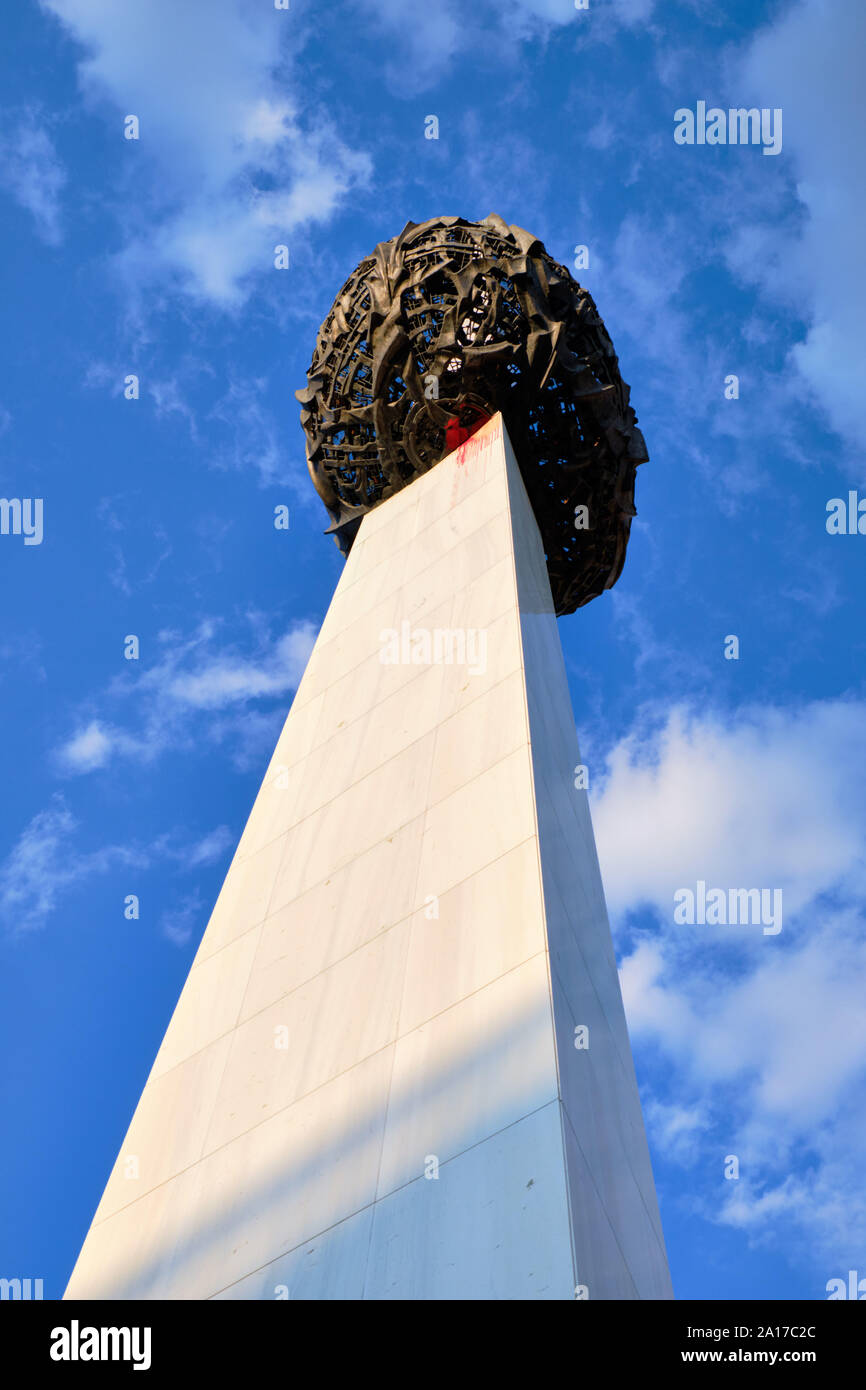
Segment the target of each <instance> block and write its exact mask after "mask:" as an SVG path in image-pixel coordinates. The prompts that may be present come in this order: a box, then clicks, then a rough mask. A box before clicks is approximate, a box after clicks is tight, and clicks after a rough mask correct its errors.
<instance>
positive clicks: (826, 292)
mask: <svg viewBox="0 0 866 1390" xmlns="http://www.w3.org/2000/svg"><path fill="white" fill-rule="evenodd" d="M864 47H866V10H864V7H863V5H862V3H861V0H837V3H836V4H834V6H833V10H832V16H830V14H829V13H828V10H827V6H826V4H825V3H824V0H800V2H799V3H797V4H794V5H791V6H789V7H787V8H786V9H784V10H783V11H782V12H781V14H780V17H779V18H778V19H777V20H775V22H774V23H772V24H770V25H768V26H767V27H766V28H764V29H762V30H761V31H760V32H759V33H758V35H757V36H756V37H755V38H754V39H753V40H752V42H751V43H750V44H749V46H748V49H747V51H746V53H745V54H744V55H743V57H742V61H741V64H740V65H739V71H738V72H736V71H735V73H734V75H733V76H732V78H731V80H732V81H737V80H739V81H740V82H741V84H742V89H743V90H744V98H745V95H746V94H748V95H749V96H750V99H751V100H752V101H754V103H755V104H758V105H760V106H773V107H776V106H778V107H781V108H782V110H783V112H784V146H783V154H782V156H781V158H783V159H786V160H789V161H791V163H792V164H793V167H794V170H795V175H796V195H797V197H798V198H799V200H800V203H801V204H802V205H803V207H804V208H805V209H806V212H807V216H806V218H805V220H804V222H803V224H802V228H801V230H800V231H799V233H798V234H794V235H788V233H787V232H784V233H783V232H782V231H781V230H780V228H779V226H778V223H773V224H769V223H768V224H766V225H765V226H762V227H760V228H759V229H757V230H756V231H755V233H754V235H753V244H752V246H751V253H750V254H749V250H750V248H749V247H748V246H746V245H745V244H744V243H743V242H742V241H737V242H735V243H734V244H733V246H732V251H731V259H732V264H733V265H734V267H735V268H736V269H737V270H738V271H739V272H740V273H741V274H743V276H744V277H745V278H751V279H755V280H757V281H758V283H760V284H762V285H763V286H764V288H765V289H766V290H767V291H768V292H769V293H771V294H773V295H775V296H777V297H780V298H782V299H784V300H785V301H786V302H788V303H789V304H794V305H796V306H797V307H798V308H799V309H800V310H801V312H802V311H803V310H805V312H806V314H807V315H808V317H809V320H810V323H809V329H808V332H807V335H806V338H805V341H804V342H802V343H800V344H798V345H797V346H796V347H795V348H794V349H793V351H792V354H791V359H792V362H793V364H794V365H795V367H796V369H797V370H798V372H799V374H800V376H801V379H802V380H803V381H804V382H805V383H806V384H807V386H808V387H809V389H810V391H811V392H812V393H813V394H814V396H816V397H817V398H818V399H819V400H820V402H821V404H822V405H823V407H824V410H825V411H826V414H827V417H828V419H829V422H830V424H831V425H832V427H833V428H834V429H835V430H836V431H838V432H839V434H841V435H842V436H844V437H845V438H847V439H848V440H849V441H851V442H855V443H856V444H857V446H858V447H859V444H860V440H861V434H862V423H861V419H862V408H863V381H864V378H866V341H864V335H863V322H864V319H866V278H864V275H863V266H862V260H863V252H862V241H863V237H862V228H863V226H864V223H866V108H864V103H863V52H864ZM735 66H736V65H735ZM756 249H757V254H756Z"/></svg>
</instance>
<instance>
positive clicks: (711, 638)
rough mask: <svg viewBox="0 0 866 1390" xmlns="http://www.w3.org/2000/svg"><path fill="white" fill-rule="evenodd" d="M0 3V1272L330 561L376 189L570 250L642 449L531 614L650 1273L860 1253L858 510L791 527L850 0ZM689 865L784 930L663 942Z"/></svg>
mask: <svg viewBox="0 0 866 1390" xmlns="http://www.w3.org/2000/svg"><path fill="white" fill-rule="evenodd" d="M467 11H468V12H469V17H467ZM2 27H3V30H4V35H3V36H4V40H5V41H4V43H3V45H2V58H0V62H2V65H3V81H2V92H3V97H2V107H0V137H2V138H0V277H2V299H3V303H4V306H5V319H6V332H5V333H4V335H3V342H2V345H0V352H2V357H3V360H2V370H0V495H2V496H5V497H7V498H12V497H17V498H28V497H29V498H42V499H43V504H44V536H43V540H42V543H41V544H39V545H25V544H24V538H23V536H20V535H19V536H16V535H11V534H10V535H0V569H2V594H3V600H2V625H0V701H2V718H3V728H4V733H5V736H4V739H3V756H2V774H3V786H4V792H5V794H4V796H3V799H2V807H0V928H2V936H0V952H2V973H0V999H2V1032H3V1038H2V1046H3V1056H4V1059H5V1066H4V1068H3V1075H2V1080H0V1096H2V1102H0V1103H2V1115H3V1129H4V1143H3V1162H2V1182H0V1203H2V1208H3V1209H2V1213H0V1266H2V1268H0V1273H2V1274H4V1275H6V1276H7V1277H13V1276H18V1277H42V1278H43V1279H44V1280H45V1292H46V1295H47V1296H59V1295H60V1293H61V1292H62V1290H63V1288H64V1286H65V1283H66V1279H67V1277H68V1274H69V1272H70V1270H71V1267H72V1264H73V1262H74V1259H75V1257H76V1255H77V1252H78V1248H79V1246H80V1243H81V1241H82V1239H83V1236H84V1233H85V1231H86V1229H87V1226H88V1224H89V1222H90V1219H91V1216H92V1213H93V1210H94V1209H95V1207H96V1204H97V1201H98V1199H99V1196H100V1194H101V1191H102V1187H103V1185H104V1182H105V1179H106V1178H107V1175H108V1172H109V1170H110V1167H111V1164H112V1163H113V1160H114V1158H115V1155H116V1152H117V1149H118V1147H119V1145H120V1142H121V1140H122V1137H123V1134H124V1132H125V1129H126V1125H127V1123H128V1121H129V1118H130V1116H131V1113H132V1110H133V1108H134V1105H135V1102H136V1100H137V1098H138V1095H139V1093H140V1090H141V1088H142V1086H143V1083H144V1080H145V1078H146V1075H147V1072H148V1071H149V1068H150V1065H151V1062H152V1060H153V1057H154V1055H155V1053H156V1050H157V1047H158V1045H159V1042H160V1040H161V1037H162V1034H163V1031H164V1028H165V1025H166V1023H167V1021H168V1018H169V1016H170V1013H171V1010H172V1008H173V1005H174V1003H175V1001H176V998H177V995H178V993H179V991H180V988H181V985H182V983H183V980H184V978H185V976H186V972H187V970H188V967H189V964H190V961H191V959H192V956H193V954H194V951H195V947H196V945H197V943H198V940H199V938H200V936H201V933H202V931H203V930H204V927H205V926H206V923H207V919H208V915H209V911H210V908H211V907H212V905H213V902H214V900H215V898H216V895H217V892H218V890H219V887H220V884H221V881H222V877H223V875H224V873H225V870H226V867H227V864H228V861H229V859H230V856H231V852H232V849H233V846H234V844H235V842H236V840H237V837H238V835H239V833H240V830H241V828H242V826H243V824H244V821H245V818H246V815H247V812H248V810H249V807H250V805H251V803H252V800H253V798H254V796H255V793H256V790H257V787H258V783H259V780H260V778H261V776H262V774H263V771H264V768H265V766H266V763H267V760H268V757H269V755H270V752H271V750H272V748H273V744H274V742H275V739H276V736H277V733H278V731H279V729H280V727H281V724H282V722H283V720H284V718H285V713H286V710H287V708H288V706H289V703H290V701H291V697H292V693H293V690H294V689H295V687H296V684H297V682H298V679H299V676H300V674H301V672H302V671H303V668H304V663H305V660H306V657H307V655H308V653H309V651H310V648H311V645H312V642H313V640H314V638H315V633H316V631H317V628H318V625H319V624H320V623H321V621H322V618H323V616H324V613H325V611H326V609H327V605H328V601H329V598H330V595H331V593H332V591H333V588H334V585H335V583H336V580H337V578H338V575H339V572H340V567H341V563H342V561H341V559H340V557H339V554H338V552H337V550H336V547H334V546H333V545H332V544H331V542H330V541H328V540H326V539H325V538H323V536H322V534H321V533H322V531H323V529H324V527H325V525H326V524H327V519H326V517H325V514H324V512H323V510H322V508H321V506H320V504H319V502H318V499H317V498H316V496H315V493H314V492H313V489H312V487H311V485H310V483H309V480H308V477H307V473H306V467H305V463H304V450H303V438H302V433H301V429H300V426H299V423H298V407H297V404H296V402H295V400H294V395H293V393H294V391H295V389H297V388H298V387H300V386H303V385H304V384H305V373H306V368H307V366H308V363H309V359H310V355H311V351H312V345H313V341H314V337H315V333H316V329H317V327H318V325H319V323H320V322H321V320H322V318H323V317H324V315H325V313H326V312H327V310H328V308H329V307H330V304H331V302H332V299H333V297H334V294H335V292H336V291H337V290H338V289H339V287H340V285H341V284H342V282H343V280H344V279H345V277H346V275H347V273H348V272H349V270H350V269H351V268H352V267H353V266H354V265H355V264H356V262H357V261H358V260H360V259H361V257H362V256H363V255H365V254H367V253H368V252H369V251H370V250H371V249H372V247H373V246H374V245H375V243H376V242H378V241H380V240H383V239H386V238H388V237H391V236H393V235H395V234H396V233H397V232H398V231H400V230H401V228H402V227H403V225H404V224H405V223H406V222H407V221H408V220H413V221H421V220H423V219H425V218H427V217H431V216H436V215H441V214H452V213H457V214H460V215H461V216H464V217H467V218H476V217H483V216H486V215H487V214H488V213H489V212H491V211H495V212H497V213H499V214H500V215H501V216H502V217H504V218H505V220H506V221H508V222H511V223H517V224H518V225H520V226H524V227H526V228H528V229H529V230H531V231H532V232H533V233H535V234H536V235H538V236H539V237H541V239H542V240H543V241H544V242H545V244H546V246H547V248H548V250H549V251H550V252H551V253H552V254H553V255H554V256H555V257H557V258H558V259H560V260H563V261H565V262H566V263H567V264H571V263H572V260H573V257H574V248H575V247H576V246H577V245H585V246H587V247H588V248H589V266H588V268H587V269H585V270H581V271H579V272H578V271H576V272H575V273H576V274H577V277H578V278H579V279H580V280H581V282H582V283H584V284H586V285H587V286H588V287H589V289H590V290H591V291H592V293H593V294H594V296H595V297H596V300H597V302H598V305H599V308H600V310H601V312H602V314H603V316H604V318H605V321H606V323H607V326H608V328H609V330H610V332H611V334H612V337H613V340H614V342H615V344H616V347H617V351H618V353H619V356H620V363H621V367H622V370H623V374H624V376H625V377H626V379H627V380H628V381H629V382H630V383H631V386H632V401H633V404H634V405H635V407H636V409H637V412H638V416H639V419H640V424H641V427H642V429H643V431H644V434H645V436H646V439H647V444H648V447H649V453H650V462H649V463H648V464H646V465H645V466H643V467H642V468H641V469H640V471H639V474H638V486H637V497H636V501H637V507H638V517H637V519H636V521H635V523H634V526H633V530H632V540H631V545H630V550H629V556H628V559H627V562H626V567H625V571H624V573H623V576H622V578H621V580H620V581H619V584H618V586H617V587H616V589H615V590H613V591H612V592H611V593H609V594H605V595H604V596H603V597H602V598H601V599H599V600H597V601H596V602H594V603H593V604H591V605H590V606H588V607H587V608H585V609H582V610H580V611H579V612H578V613H577V614H576V615H574V616H573V617H570V618H566V619H563V620H562V621H561V623H560V631H561V635H562V640H563V645H564V650H565V655H566V663H567V667H568V672H569V679H570V682H571V690H572V698H573V702H574V708H575V715H576V719H577V723H578V730H579V732H580V734H581V738H582V741H583V754H584V758H585V760H586V762H587V764H588V765H589V769H590V791H591V796H592V802H593V814H594V818H595V824H596V832H597V838H598V842H599V852H600V856H601V860H602V868H603V872H604V876H605V884H606V889H607V894H608V900H609V905H610V909H611V915H612V920H613V925H614V931H615V937H616V944H617V950H618V954H619V957H620V960H621V962H622V979H623V989H624V994H625V998H626V1004H627V1010H628V1016H629V1024H630V1028H631V1031H632V1039H633V1046H634V1052H635V1059H636V1065H637V1068H638V1074H639V1079H640V1083H641V1091H642V1096H643V1101H644V1107H645V1113H646V1119H647V1126H648V1132H649V1137H650V1143H651V1147H652V1151H653V1158H654V1165H655V1170H656V1177H657V1184H658V1189H659V1195H660V1200H661V1205H662V1216H663V1221H664V1225H665V1231H666V1236H667V1241H668V1249H669V1254H670V1260H671V1267H672V1273H673V1279H674V1286H675V1290H676V1293H677V1295H678V1296H679V1297H682V1298H685V1297H692V1298H761V1297H771V1298H787V1297H794V1298H807V1299H813V1298H822V1297H826V1293H825V1286H826V1283H827V1281H828V1280H829V1279H831V1278H834V1277H837V1276H842V1277H845V1276H846V1275H847V1271H848V1270H849V1269H851V1268H855V1269H857V1270H858V1271H859V1272H860V1274H861V1275H866V1200H864V1197H863V1190H862V1173H863V1167H864V1158H866V1126H864V1120H863V1115H864V1113H866V1007H864V1002H863V1000H864V987H863V980H864V973H866V930H864V895H866V865H864V853H863V845H864V830H866V790H864V786H866V783H864V763H866V757H864V754H866V721H864V713H866V690H864V678H863V673H864V646H866V638H864V630H863V622H862V603H863V595H864V586H863V579H862V575H863V564H864V555H866V538H864V537H863V536H860V535H845V536H833V535H829V534H828V533H827V529H826V525H825V522H826V516H827V511H826V508H827V503H828V501H829V500H830V499H831V498H834V497H846V498H847V495H848V491H849V490H850V489H857V488H858V487H859V488H861V490H862V491H861V495H866V479H864V470H863V463H862V439H861V434H862V431H861V425H860V413H861V408H862V400H863V391H862V382H863V379H864V366H866V362H864V357H866V349H864V338H863V332H862V324H863V322H864V321H866V303H864V300H866V295H864V274H863V268H862V250H861V242H862V227H863V225H864V221H866V191H864V190H866V177H864V175H866V169H864V163H866V155H864V149H866V143H864V134H866V132H864V125H866V121H864V104H863V97H862V92H861V85H862V84H861V66H862V53H863V40H864V37H866V33H864V31H866V17H864V12H863V10H862V6H861V5H860V4H859V0H835V2H834V4H833V5H832V6H831V5H829V4H824V3H822V0H796V2H795V3H792V2H791V0H783V2H782V3H760V2H759V0H748V3H746V2H745V0H744V2H743V3H737V0H731V3H726V4H725V5H722V6H720V5H718V4H714V3H710V0H665V3H664V4H662V3H660V0H590V3H589V7H588V9H587V10H586V11H577V10H575V8H574V4H573V3H572V0H496V3H492V0H473V4H472V5H471V6H467V5H465V4H460V3H459V0H425V4H424V5H423V6H414V5H412V6H410V5H409V3H408V0H356V2H355V3H354V4H346V3H330V4H328V5H327V6H316V5H314V4H312V3H307V0H291V8H290V10H289V11H278V10H276V9H274V8H273V7H272V6H269V4H268V3H266V2H265V0H261V3H250V0H244V2H243V3H241V0H184V3H183V4H181V5H179V4H177V3H176V0H151V3H149V4H147V5H139V4H132V3H129V4H120V5H119V4H117V3H116V0H39V3H35V2H34V0H27V2H26V3H22V4H20V5H18V6H14V7H7V8H6V10H5V11H4V14H3V18H2ZM698 101H706V102H707V104H708V106H714V105H717V106H719V107H721V108H729V107H740V106H757V107H759V108H769V109H775V108H781V110H782V112H783V120H784V123H783V132H784V134H783V146H782V149H781V151H780V152H779V153H778V154H777V155H774V156H769V157H767V156H765V155H764V154H763V153H762V150H761V148H760V147H756V146H740V145H717V146H710V145H702V146H699V145H692V146H688V145H678V144H676V143H675V141H674V138H673V132H674V113H675V111H676V110H677V109H678V108H683V107H689V108H692V109H694V108H695V106H696V103H697V102H698ZM129 114H135V115H137V116H138V118H139V123H140V138H139V139H138V140H127V139H125V138H124V119H125V117H126V116H127V115H129ZM429 115H436V116H437V117H438V120H439V138H438V140H428V139H425V137H424V129H425V118H426V117H428V116H429ZM279 243H284V244H286V245H288V246H289V248H290V267H289V269H288V270H277V269H275V267H274V246H275V245H276V244H279ZM130 374H135V375H137V376H138V378H139V383H140V393H139V398H138V399H137V400H135V399H132V400H130V399H126V397H125V395H124V382H125V379H126V378H127V376H129V375H130ZM732 374H733V375H736V376H737V377H738V379H739V396H738V398H737V399H726V398H725V378H726V377H728V376H729V375H732ZM279 504H285V505H287V506H288V507H289V509H290V518H291V522H290V527H289V530H288V531H277V530H275V529H274V526H273V515H274V508H275V506H277V505H279ZM129 634H135V635H136V636H137V637H138V638H139V641H140V658H139V660H138V661H127V660H125V659H124V639H125V638H126V636H127V635H129ZM730 634H734V635H737V636H738V638H739V642H740V654H739V659H738V660H726V659H725V656H724V646H725V639H726V637H727V636H729V635H730ZM698 880H704V881H706V882H707V883H708V884H710V885H714V886H715V885H718V886H722V887H729V886H741V887H753V886H763V887H769V888H781V889H782V891H783V898H784V925H783V930H782V931H781V932H780V933H778V934H777V935H765V934H763V933H762V932H761V931H760V929H759V928H758V929H756V928H754V927H745V928H737V927H726V928H725V927H718V926H692V927H689V926H682V925H677V924H676V923H675V922H674V919H673V894H674V892H675V891H676V890H677V888H679V887H683V886H689V885H692V886H694V885H695V884H696V883H697V881H698ZM129 894H136V895H138V896H139V898H140V903H141V915H140V918H139V920H137V921H134V920H133V921H130V920H127V919H126V918H125V917H124V900H125V898H126V897H127V895H129ZM731 1154H733V1155H736V1156H737V1157H738V1159H739V1164H740V1177H739V1178H738V1179H737V1180H730V1181H729V1180H726V1179H725V1177H724V1164H725V1158H726V1156H727V1155H731Z"/></svg>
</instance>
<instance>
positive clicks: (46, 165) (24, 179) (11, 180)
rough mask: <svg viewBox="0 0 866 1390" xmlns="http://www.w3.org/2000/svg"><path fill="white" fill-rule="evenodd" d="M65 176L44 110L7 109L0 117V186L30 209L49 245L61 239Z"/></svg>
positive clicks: (30, 108) (43, 237)
mask: <svg viewBox="0 0 866 1390" xmlns="http://www.w3.org/2000/svg"><path fill="white" fill-rule="evenodd" d="M66 177H67V176H66V171H65V169H64V167H63V164H62V162H61V160H60V158H59V156H58V154H57V151H56V150H55V148H54V144H53V141H52V139H51V137H50V135H49V134H48V130H47V128H46V121H45V118H44V116H43V114H42V113H41V112H40V111H39V110H38V109H36V108H32V107H28V108H27V109H26V110H24V111H23V112H21V111H19V112H7V113H6V114H5V115H4V117H3V118H2V120H0V189H3V190H4V191H5V192H6V193H8V194H9V195H10V196H11V197H12V198H14V199H15V201H16V202H17V203H18V204H19V205H20V206H21V207H22V208H24V209H25V210H26V211H27V212H29V213H30V215H31V217H32V218H33V221H34V223H35V225H36V231H37V233H38V234H39V236H40V237H41V238H42V240H43V241H44V242H47V244H48V245H49V246H59V244H60V242H61V241H62V239H63V231H62V224H61V211H60V195H61V193H62V191H63V188H64V185H65V184H66Z"/></svg>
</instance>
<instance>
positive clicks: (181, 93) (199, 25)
mask: <svg viewBox="0 0 866 1390" xmlns="http://www.w3.org/2000/svg"><path fill="white" fill-rule="evenodd" d="M41 3H42V6H43V8H44V9H46V10H47V11H49V12H50V13H52V14H53V15H55V16H56V17H57V18H58V19H59V20H60V21H61V22H62V24H63V25H64V27H65V29H66V30H67V32H68V33H69V34H70V35H71V36H72V37H74V38H75V39H76V40H77V41H78V42H79V43H81V44H83V45H84V47H85V49H86V56H85V57H84V58H83V59H82V60H81V62H80V64H79V77H80V82H81V85H82V88H83V90H84V92H85V95H86V96H87V98H88V100H89V101H90V102H91V104H92V106H93V107H94V109H98V110H100V111H102V110H106V109H109V110H111V112H112V115H111V117H110V119H112V120H113V121H114V122H115V123H116V127H117V133H118V142H119V144H122V143H123V134H122V122H123V120H124V118H125V116H127V115H135V116H137V117H138V119H139V123H140V139H139V140H138V141H137V142H133V141H130V142H128V146H129V148H128V150H127V154H128V156H129V158H130V159H134V160H136V161H137V170H138V172H137V179H138V182H139V187H140V188H144V189H149V197H150V201H151V205H152V206H151V213H150V215H149V217H148V219H147V227H148V230H147V231H146V232H141V230H140V228H137V227H136V226H134V225H133V224H132V223H131V222H130V225H129V227H128V228H127V240H126V246H125V249H124V251H123V253H122V255H121V257H120V258H119V261H118V270H119V271H120V273H121V274H122V275H123V276H124V277H125V280H126V283H127V286H128V288H129V290H130V292H132V291H135V292H136V293H137V294H138V295H143V294H144V293H145V291H146V289H147V287H148V285H151V284H153V283H154V282H157V283H159V284H162V285H168V286H170V287H171V288H173V289H175V290H179V291H180V292H182V293H184V294H186V295H189V296H191V297H192V298H194V299H197V300H200V301H204V302H207V303H209V304H211V305H214V306H217V307H219V308H222V309H235V308H238V307H239V306H240V305H241V304H243V302H244V300H245V299H246V298H247V296H248V294H249V293H250V290H251V288H252V282H253V279H254V277H255V276H256V275H264V274H268V273H274V270H273V265H274V246H275V244H278V243H283V242H286V240H287V238H290V237H291V236H292V234H293V233H295V232H298V231H299V230H302V229H305V228H307V227H310V226H313V225H315V224H318V223H322V222H325V221H327V220H328V219H329V218H330V217H331V216H333V214H334V213H335V211H336V210H337V209H338V208H339V207H340V205H341V204H342V202H343V201H344V199H345V198H346V196H347V194H348V193H349V192H350V190H351V189H352V188H354V187H356V186H357V185H359V184H362V183H364V182H365V181H366V180H367V178H368V177H369V174H370V170H371V165H370V161H369V158H368V156H367V155H366V154H365V153H363V152H361V151H357V150H354V149H352V148H351V147H350V146H349V145H348V144H346V143H345V142H344V141H343V140H342V139H341V138H340V136H339V135H338V133H337V132H336V130H335V129H334V127H333V125H332V124H331V123H330V122H329V121H328V120H327V119H325V118H324V117H323V116H322V115H320V114H317V113H315V112H313V113H304V112H303V110H302V105H301V103H302V99H303V91H302V89H301V88H300V85H299V86H298V90H297V95H296V96H295V95H292V92H291V85H290V84H287V81H286V71H287V66H288V65H289V59H288V48H289V47H290V41H291V39H292V35H293V29H292V27H291V20H289V23H288V24H287V22H286V20H287V16H286V15H285V14H284V13H283V12H280V11H277V10H275V9H274V7H273V6H271V7H270V9H268V8H267V7H265V6H262V7H258V6H250V5H247V4H245V3H243V0H185V3H184V4H182V5H178V4H176V3H174V0H151V3H149V4H148V5H147V6H124V7H120V8H118V6H117V5H115V4H114V3H113V0H41ZM280 67H281V68H282V72H281V74H280V76H279V77H278V75H277V70H278V68H280ZM137 203H138V200H137Z"/></svg>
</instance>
